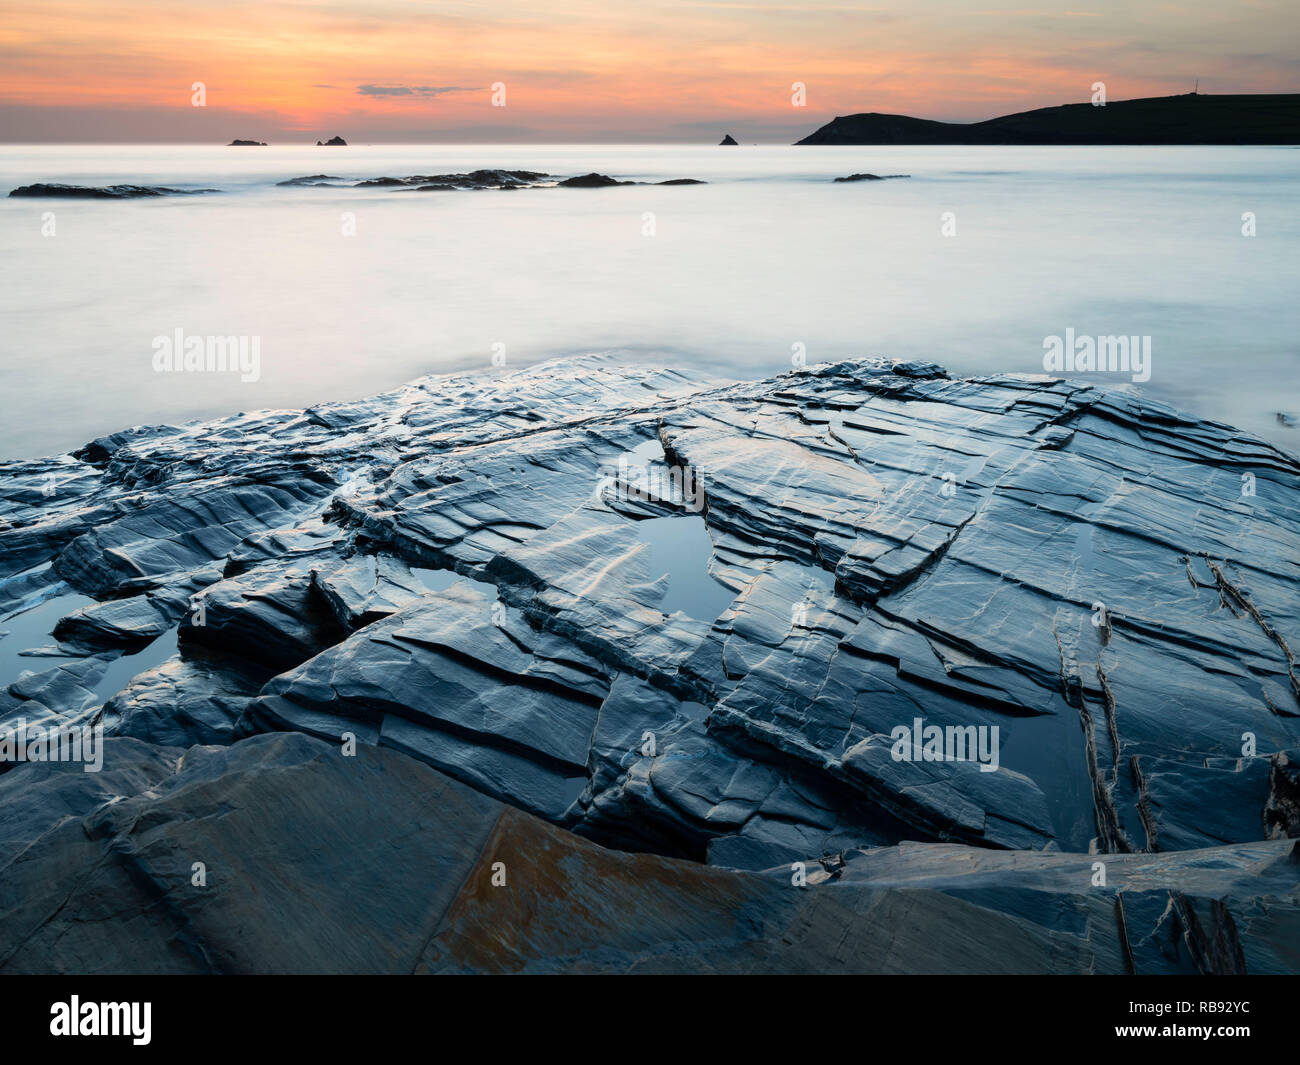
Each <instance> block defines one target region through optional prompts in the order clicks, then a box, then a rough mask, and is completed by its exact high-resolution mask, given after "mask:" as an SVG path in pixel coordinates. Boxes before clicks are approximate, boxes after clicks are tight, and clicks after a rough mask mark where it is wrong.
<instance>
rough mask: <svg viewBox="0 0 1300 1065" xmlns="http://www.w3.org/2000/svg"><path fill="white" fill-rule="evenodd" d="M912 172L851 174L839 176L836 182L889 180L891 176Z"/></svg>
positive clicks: (902, 175)
mask: <svg viewBox="0 0 1300 1065" xmlns="http://www.w3.org/2000/svg"><path fill="white" fill-rule="evenodd" d="M911 176H912V175H911V174H850V175H849V176H848V177H837V178H836V179H835V181H836V183H837V184H838V183H840V182H843V181H889V180H890V179H891V178H905V177H911Z"/></svg>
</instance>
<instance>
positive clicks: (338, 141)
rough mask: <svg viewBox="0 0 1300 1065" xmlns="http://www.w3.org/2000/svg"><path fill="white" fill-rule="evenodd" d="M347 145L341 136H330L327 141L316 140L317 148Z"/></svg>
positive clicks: (343, 146) (344, 146)
mask: <svg viewBox="0 0 1300 1065" xmlns="http://www.w3.org/2000/svg"><path fill="white" fill-rule="evenodd" d="M347 146H348V142H347V141H345V140H344V139H343V138H342V137H331V138H330V139H329V140H327V141H317V142H316V147H317V148H346V147H347Z"/></svg>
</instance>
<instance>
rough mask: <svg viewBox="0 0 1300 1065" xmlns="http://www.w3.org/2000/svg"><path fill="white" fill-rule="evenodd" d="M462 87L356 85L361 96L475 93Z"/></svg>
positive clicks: (473, 90) (474, 90)
mask: <svg viewBox="0 0 1300 1065" xmlns="http://www.w3.org/2000/svg"><path fill="white" fill-rule="evenodd" d="M477 91H478V90H476V89H470V88H466V87H465V86H464V85H358V86H357V92H358V93H360V94H361V95H362V96H443V95H444V94H446V93H449V92H477Z"/></svg>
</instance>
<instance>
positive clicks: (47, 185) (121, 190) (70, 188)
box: [9, 182, 218, 200]
mask: <svg viewBox="0 0 1300 1065" xmlns="http://www.w3.org/2000/svg"><path fill="white" fill-rule="evenodd" d="M216 191H218V190H217V189H172V188H167V187H166V186H163V185H99V186H95V185H60V184H58V183H56V182H38V183H37V184H35V185H20V186H19V187H18V188H16V189H13V190H12V191H11V192H10V193H9V195H10V196H39V197H66V198H71V199H78V200H134V199H140V198H141V197H145V196H196V195H198V194H200V193H204V192H216Z"/></svg>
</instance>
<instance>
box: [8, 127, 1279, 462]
mask: <svg viewBox="0 0 1300 1065" xmlns="http://www.w3.org/2000/svg"><path fill="white" fill-rule="evenodd" d="M234 132H237V131H234ZM481 168H503V169H513V170H531V171H539V172H543V173H547V174H552V175H556V176H557V177H561V178H564V177H570V176H574V175H579V174H586V173H589V172H596V173H600V174H606V175H609V176H611V177H614V178H618V179H620V180H628V181H636V182H646V183H652V182H659V181H665V180H671V179H678V178H695V179H699V180H701V181H703V182H706V183H705V184H700V185H655V184H637V185H627V186H619V187H614V188H535V189H525V190H517V191H511V192H501V191H496V190H485V191H457V192H415V191H411V190H405V189H401V190H394V189H390V188H365V189H362V188H351V187H284V186H281V185H279V182H282V181H285V180H288V179H291V178H295V177H302V176H306V175H313V174H324V175H328V176H329V177H331V178H337V179H340V180H341V181H356V180H362V179H367V178H376V177H384V176H390V177H405V176H407V175H412V174H426V175H432V174H444V173H457V172H466V171H470V170H475V169H481ZM858 173H871V174H876V175H882V176H884V175H907V176H906V177H899V178H893V179H891V180H885V181H856V182H836V181H835V180H834V179H835V178H837V177H846V176H848V175H852V174H858ZM36 182H61V183H67V184H76V185H111V184H120V183H129V184H142V185H163V186H169V187H173V188H177V189H215V190H217V191H216V192H214V193H211V194H204V195H195V196H175V197H165V198H157V199H147V200H120V201H119V200H70V199H30V198H11V197H8V193H9V191H10V190H12V189H13V188H16V187H18V186H21V185H27V184H32V183H36ZM0 323H2V324H0V397H2V398H3V414H4V416H3V418H0V458H4V459H14V458H24V457H35V456H40V455H46V454H55V453H60V452H64V451H68V450H70V449H75V448H77V447H78V446H80V445H81V444H83V443H85V442H87V441H89V440H91V439H93V438H95V437H96V436H99V435H101V434H104V433H109V432H113V431H115V430H118V429H121V428H125V427H127V426H132V425H137V424H155V423H163V422H166V423H176V422H183V421H187V420H191V419H197V418H209V417H214V416H218V415H223V414H227V413H234V412H237V411H246V410H254V409H260V408H299V407H304V406H307V405H310V404H313V403H317V402H322V401H329V400H339V399H349V398H356V397H361V396H365V395H368V394H371V393H375V392H380V391H383V390H386V389H389V388H392V387H395V386H397V385H398V384H400V383H402V382H404V381H407V380H410V379H412V378H415V377H418V376H421V375H424V374H428V373H442V372H467V373H479V372H482V373H488V372H498V373H499V372H500V370H501V368H502V366H504V367H505V368H507V369H509V368H510V367H515V366H525V365H529V364H532V363H536V362H539V361H541V360H545V359H550V358H555V357H557V356H567V355H574V354H579V353H586V352H595V351H612V352H616V353H618V356H619V357H621V358H625V359H628V360H631V361H632V362H633V363H636V364H643V365H646V366H651V365H654V366H661V365H669V366H677V367H682V368H684V369H688V370H695V371H698V372H700V373H703V374H709V375H714V376H723V377H727V378H733V379H741V378H746V379H748V378H763V377H769V376H772V375H775V374H780V373H783V372H786V371H788V370H790V369H791V368H792V366H797V365H813V364H816V363H822V362H835V361H840V360H843V359H849V358H856V357H863V356H884V357H887V358H898V359H909V360H924V361H927V362H936V363H939V364H941V365H943V366H945V367H946V368H947V369H948V370H949V371H950V372H951V373H953V374H958V375H963V376H964V375H982V374H995V373H1007V372H1011V373H1043V372H1044V370H1045V365H1044V359H1045V354H1047V353H1049V352H1050V351H1051V350H1052V349H1053V340H1054V338H1055V342H1056V343H1057V344H1058V345H1059V344H1060V343H1061V342H1062V340H1063V339H1065V338H1069V340H1070V342H1071V344H1073V343H1075V342H1078V338H1085V339H1089V340H1091V339H1093V338H1105V337H1112V336H1122V337H1126V338H1129V339H1130V340H1131V341H1133V342H1134V345H1135V347H1134V350H1139V349H1142V350H1148V351H1149V353H1150V354H1149V359H1147V360H1146V361H1145V364H1144V365H1143V366H1142V367H1141V368H1140V370H1139V371H1136V372H1135V370H1134V367H1133V366H1131V365H1130V366H1129V367H1127V369H1125V368H1123V367H1116V368H1114V369H1112V368H1110V367H1107V368H1105V369H1103V370H1097V369H1095V368H1092V369H1089V367H1088V365H1087V364H1086V363H1085V364H1084V365H1083V367H1082V368H1079V367H1072V369H1071V371H1070V372H1061V373H1059V375H1060V376H1074V377H1078V378H1080V379H1085V380H1092V381H1094V382H1097V383H1102V384H1107V385H1110V386H1114V387H1124V388H1129V389H1138V390H1140V391H1141V392H1142V393H1143V394H1146V395H1149V396H1151V397H1152V398H1155V399H1158V400H1161V401H1164V402H1166V403H1170V404H1172V405H1174V406H1176V407H1178V408H1181V409H1183V410H1185V411H1187V412H1190V413H1193V414H1196V415H1198V416H1201V417H1206V418H1210V419H1213V420H1216V421H1221V422H1227V423H1230V424H1232V425H1235V426H1237V427H1239V428H1241V429H1243V430H1246V431H1248V432H1250V433H1253V434H1256V435H1258V436H1261V437H1264V438H1266V439H1268V440H1270V441H1272V442H1274V443H1275V444H1278V445H1280V446H1282V447H1284V448H1287V449H1289V450H1291V451H1300V374H1298V373H1297V370H1298V369H1300V150H1297V149H1296V148H1289V147H1276V148H1272V147H1265V148H1258V147H1249V148H1240V147H1195V146H1188V147H1149V148H1148V147H956V146H954V147H937V146H924V147H858V148H853V147H794V146H771V145H764V146H753V145H745V144H742V145H740V146H739V147H725V148H724V147H719V146H714V145H709V146H664V145H619V146H593V145H513V146H512V145H497V146H487V145H367V144H365V143H352V144H349V145H348V146H347V147H314V146H310V145H305V144H304V145H295V146H288V147H281V146H271V147H256V148H254V147H226V146H217V145H213V146H197V145H184V146H159V145H138V146H134V145H132V146H104V145H93V146H92V145H55V146H51V145H14V144H10V145H0ZM178 330H179V331H181V334H182V335H183V336H185V337H192V336H200V337H206V336H221V337H238V338H244V339H245V340H250V341H254V340H255V342H256V344H255V347H256V350H257V352H258V354H259V360H258V363H259V365H258V368H257V373H256V374H241V373H238V372H211V373H177V372H166V371H165V370H159V369H158V366H157V363H158V359H157V358H156V356H157V354H158V351H159V347H158V344H159V338H171V337H174V336H176V334H177V331H178ZM1049 368H1050V367H1049ZM1054 372H1055V371H1054Z"/></svg>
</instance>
